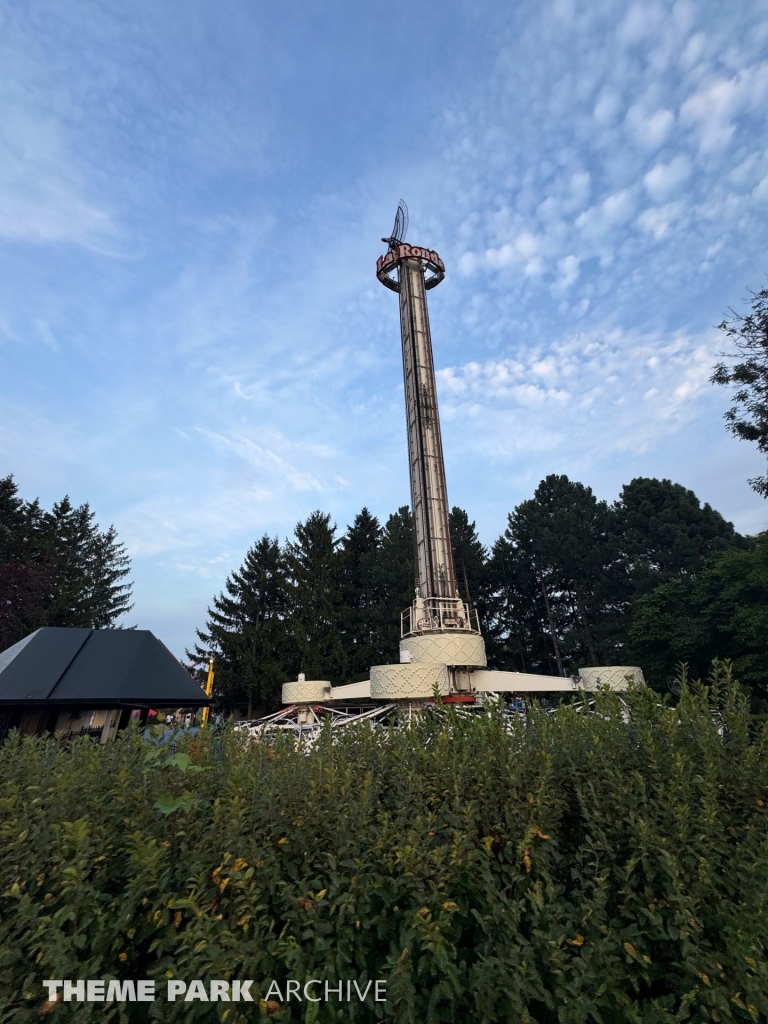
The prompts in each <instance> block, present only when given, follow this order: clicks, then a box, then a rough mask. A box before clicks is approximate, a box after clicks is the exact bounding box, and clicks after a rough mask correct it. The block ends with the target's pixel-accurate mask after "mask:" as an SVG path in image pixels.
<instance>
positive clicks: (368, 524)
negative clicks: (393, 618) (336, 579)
mask: <svg viewBox="0 0 768 1024" xmlns="http://www.w3.org/2000/svg"><path fill="white" fill-rule="evenodd" d="M381 537H382V528H381V525H380V523H379V521H378V519H377V518H376V517H375V516H372V515H371V513H370V512H369V511H368V509H367V508H364V509H363V510H362V511H361V512H358V514H357V515H356V516H355V519H354V522H353V523H352V525H351V526H350V527H349V528H348V529H347V532H346V533H345V535H344V536H343V537H342V538H341V544H340V546H339V550H338V558H339V573H340V583H341V599H342V604H343V610H342V613H341V622H340V628H341V635H342V642H343V644H344V658H345V665H346V681H348V682H358V681H360V680H363V679H367V678H368V673H369V671H370V667H371V665H376V664H379V663H380V659H381V657H382V656H383V644H382V642H381V638H380V635H379V625H380V622H379V619H380V615H381V605H382V600H383V596H384V595H383V593H382V587H381V580H380V574H379V572H378V564H379V548H380V545H381Z"/></svg>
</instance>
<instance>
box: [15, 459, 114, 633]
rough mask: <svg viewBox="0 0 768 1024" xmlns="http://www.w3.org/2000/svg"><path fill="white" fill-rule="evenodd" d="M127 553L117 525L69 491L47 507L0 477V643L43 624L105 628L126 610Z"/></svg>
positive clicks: (110, 625)
mask: <svg viewBox="0 0 768 1024" xmlns="http://www.w3.org/2000/svg"><path fill="white" fill-rule="evenodd" d="M129 573H130V559H129V558H128V555H127V553H126V551H125V546H124V545H123V544H122V543H120V542H119V541H118V539H117V533H116V531H115V528H114V527H113V526H110V527H109V528H108V529H107V530H104V531H102V530H100V529H99V527H98V524H97V523H96V522H95V515H94V513H93V511H92V510H91V508H90V507H89V505H88V504H87V503H85V504H83V505H80V506H79V507H75V506H73V505H72V503H71V501H70V500H69V498H68V497H65V498H63V499H62V500H61V501H60V502H57V503H56V504H55V505H54V506H53V509H52V511H51V512H45V511H44V510H43V509H42V508H41V507H40V503H39V501H38V500H37V499H36V500H35V501H32V502H25V501H23V500H22V499H21V498H19V497H18V489H17V487H16V484H15V482H14V481H13V478H12V477H6V478H5V479H3V480H0V644H2V646H3V647H5V646H9V645H10V644H12V643H15V642H16V640H20V639H22V638H23V637H24V636H26V635H27V634H28V633H29V632H31V631H32V630H34V629H37V628H39V627H40V626H84V627H88V628H92V629H106V628H109V627H112V626H114V625H115V623H116V622H117V620H118V619H119V618H120V617H121V616H122V615H124V614H126V613H127V612H128V611H130V609H131V607H132V605H131V601H130V596H131V584H130V583H128V582H126V577H127V576H128V575H129Z"/></svg>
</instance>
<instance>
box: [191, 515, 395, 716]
mask: <svg viewBox="0 0 768 1024" xmlns="http://www.w3.org/2000/svg"><path fill="white" fill-rule="evenodd" d="M224 591H225V592H224V593H222V594H219V595H218V597H215V598H214V600H213V605H212V607H210V608H209V609H208V621H207V623H206V627H205V629H202V630H198V631H197V636H198V639H199V641H200V642H199V643H198V644H197V645H196V646H195V648H194V649H193V650H192V651H188V652H187V656H188V657H189V658H190V660H191V661H193V662H194V663H196V664H198V665H202V666H203V667H204V668H203V674H204V671H205V667H206V666H207V661H208V657H209V656H210V654H213V655H214V659H215V664H216V676H215V692H216V694H217V695H218V696H219V697H220V698H221V699H222V700H223V701H224V703H225V704H226V705H230V706H231V705H233V704H237V703H239V702H242V701H243V700H247V702H248V716H249V717H252V716H253V714H254V713H255V711H256V709H257V708H260V710H261V711H262V712H263V711H264V710H272V709H274V708H275V707H276V706H279V704H280V690H281V686H282V684H283V683H284V682H286V681H287V680H288V679H291V678H294V679H295V678H296V674H297V673H298V672H304V673H305V675H306V676H307V678H311V679H330V680H331V681H332V682H333V683H334V684H335V685H339V684H340V683H345V682H356V681H358V680H361V679H367V678H368V674H369V672H370V667H371V665H375V664H383V663H387V662H391V661H393V660H397V658H398V642H399V640H400V612H401V611H402V610H403V608H405V607H406V606H407V605H409V604H410V602H411V601H412V600H413V593H414V569H413V523H412V520H411V514H410V512H409V510H408V508H407V507H406V508H400V509H398V511H397V512H396V513H395V514H394V515H392V516H390V517H389V519H388V520H387V522H386V524H385V526H384V527H383V528H382V527H381V525H380V524H379V521H378V520H377V519H376V517H375V516H372V515H371V514H370V512H369V511H368V509H365V508H364V509H363V510H362V511H361V512H360V513H359V514H358V515H357V516H356V517H355V520H354V522H353V524H352V525H351V526H350V527H349V528H348V529H347V532H346V533H345V534H344V535H343V536H342V537H341V538H339V537H337V536H336V527H335V526H334V525H332V524H331V518H330V516H329V515H327V514H325V513H323V512H319V511H316V512H313V513H312V514H311V515H310V516H309V517H308V518H307V519H306V521H305V522H303V523H298V524H297V525H296V528H295V531H294V537H293V540H292V541H290V542H288V543H287V544H286V545H284V546H282V547H281V545H280V544H279V543H278V541H277V539H276V538H275V539H271V538H269V537H267V536H266V535H265V536H264V537H262V538H261V540H260V541H258V542H257V543H256V544H255V545H254V546H253V547H252V548H251V549H250V551H249V552H248V553H247V554H246V557H245V560H244V562H243V564H242V566H241V567H240V569H239V570H238V571H237V572H233V573H232V574H231V575H230V576H229V577H228V578H227V581H226V583H225V586H224Z"/></svg>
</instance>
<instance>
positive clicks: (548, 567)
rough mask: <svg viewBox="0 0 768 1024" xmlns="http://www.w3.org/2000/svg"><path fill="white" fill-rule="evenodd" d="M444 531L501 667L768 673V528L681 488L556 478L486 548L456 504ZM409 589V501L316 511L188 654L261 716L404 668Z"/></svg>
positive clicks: (238, 576)
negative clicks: (609, 495) (303, 685)
mask: <svg viewBox="0 0 768 1024" xmlns="http://www.w3.org/2000/svg"><path fill="white" fill-rule="evenodd" d="M450 526H451V539H452V543H453V552H454V559H455V565H456V574H457V583H458V588H459V593H460V596H461V597H462V598H464V599H465V600H466V601H468V602H469V603H470V604H471V605H473V606H474V607H475V608H477V611H478V614H479V618H480V623H481V628H482V630H483V634H484V636H485V641H486V646H487V650H488V657H489V665H490V666H491V667H492V668H497V669H506V670H512V671H522V672H535V673H544V674H547V675H562V674H570V673H572V672H576V671H577V670H578V669H579V668H580V667H582V666H585V665H610V664H639V665H641V666H642V667H643V669H644V670H645V671H646V674H647V676H648V679H649V681H650V683H651V684H652V685H654V686H656V687H657V688H659V689H665V688H666V684H667V679H668V678H669V677H670V676H672V675H673V674H674V671H675V668H676V665H677V663H678V662H679V661H680V660H681V659H683V660H686V661H688V662H689V663H690V664H691V668H692V671H695V672H696V673H700V672H701V673H703V674H706V670H707V667H708V664H709V662H710V661H711V659H712V657H714V656H716V655H719V656H721V657H733V658H734V659H735V660H736V667H737V670H738V671H740V672H741V677H742V678H743V679H744V680H745V681H746V682H748V683H751V684H753V685H754V686H755V687H756V690H757V691H758V692H761V691H762V687H764V685H765V684H766V682H768V671H767V670H766V666H768V639H766V638H768V628H767V627H768V619H767V618H766V615H767V614H768V613H767V612H766V609H767V608H768V543H767V542H766V538H765V537H759V538H756V539H755V538H747V537H743V536H740V535H739V534H738V533H737V532H736V531H735V530H734V528H733V526H732V524H731V523H728V522H726V520H725V519H724V518H723V517H722V516H721V515H720V513H719V512H717V511H715V510H714V509H713V508H711V507H710V506H709V505H708V504H704V505H702V504H701V502H700V501H699V499H698V498H697V497H696V495H695V494H694V493H693V491H690V490H687V489H686V488H685V487H683V486H681V485H680V484H675V483H672V482H671V481H669V480H656V479H649V478H638V479H635V480H633V481H632V482H631V483H630V484H627V485H626V486H624V488H623V489H622V492H621V495H620V497H619V499H618V500H617V501H616V502H613V503H608V502H606V501H599V500H598V499H597V498H596V497H595V495H594V494H593V493H592V490H591V489H590V488H589V487H587V486H585V485H584V484H581V483H578V482H575V481H572V480H569V479H568V477H567V476H557V475H552V476H548V477H547V478H546V479H545V480H542V482H541V483H540V484H539V486H538V487H537V489H536V491H535V493H534V496H533V497H532V498H531V499H529V500H527V501H523V502H521V503H520V504H519V505H518V506H517V507H516V508H515V509H514V511H513V512H511V513H510V515H509V516H508V523H507V528H506V529H505V531H504V533H503V534H502V535H501V536H500V537H499V538H498V539H497V540H496V541H495V543H494V544H492V545H491V547H490V548H487V547H485V546H484V545H483V544H482V542H481V541H480V539H479V537H478V534H477V530H476V526H475V523H474V522H472V521H471V520H470V518H469V515H468V514H467V512H465V511H464V510H463V509H460V508H453V509H452V511H451V514H450ZM414 584H415V570H414V538H413V523H412V518H411V513H410V510H409V509H408V508H407V507H403V508H400V509H398V511H397V512H396V513H394V514H393V515H391V516H390V517H389V518H388V519H387V521H386V523H384V525H383V526H382V525H381V523H380V522H379V521H378V520H377V519H376V517H375V516H373V515H371V513H370V512H369V511H368V510H367V509H365V508H364V509H363V510H362V511H361V512H360V513H359V514H358V515H357V516H355V519H354V521H353V523H352V525H351V526H349V527H348V529H347V530H346V532H345V533H343V534H342V535H340V536H339V535H338V532H337V528H336V526H335V525H334V524H333V523H332V522H331V517H330V515H328V514H327V513H323V512H320V511H316V512H313V513H312V514H311V515H310V516H309V517H308V518H307V520H306V521H305V522H302V523H299V524H298V525H297V526H296V529H295V532H294V536H293V538H292V539H291V540H290V541H288V542H287V543H286V544H284V545H281V544H280V543H279V542H278V540H277V538H270V537H269V536H267V535H265V536H263V537H262V538H261V539H260V540H259V541H257V542H256V543H255V544H254V545H253V547H252V548H251V549H250V550H249V551H248V553H247V555H246V558H245V560H244V562H243V564H242V566H241V567H240V569H239V570H238V571H237V572H233V573H232V574H231V575H230V576H229V578H228V579H227V581H226V584H225V589H224V592H223V593H222V594H220V595H219V596H218V597H216V598H215V599H214V601H213V604H212V606H211V607H210V608H209V610H208V619H207V623H206V626H205V628H204V629H202V630H199V631H198V640H199V642H198V644H197V645H196V646H195V648H194V650H193V651H191V652H188V655H189V657H190V658H192V659H193V660H194V661H195V662H197V663H202V662H204V661H205V660H207V657H208V656H209V654H213V656H214V658H215V661H216V665H217V669H216V682H217V687H216V689H217V692H219V693H220V694H221V695H222V696H223V697H224V698H225V700H226V701H227V702H229V703H230V704H241V705H243V706H244V705H245V704H246V703H247V704H248V709H249V714H251V715H252V714H254V713H257V712H258V711H260V710H262V709H264V708H273V707H275V706H277V705H278V704H279V702H280V687H281V685H282V683H283V682H285V681H287V680H289V679H295V678H296V675H297V673H299V672H304V673H305V675H306V677H307V678H308V679H328V680H331V681H332V682H333V683H334V685H340V684H343V683H348V682H355V681H358V680H362V679H366V678H367V677H368V673H369V670H370V666H371V665H376V664H385V663H389V662H393V661H397V660H398V641H399V638H400V613H401V611H402V610H403V609H405V608H406V607H407V606H408V605H409V604H410V603H411V601H412V600H413V594H414Z"/></svg>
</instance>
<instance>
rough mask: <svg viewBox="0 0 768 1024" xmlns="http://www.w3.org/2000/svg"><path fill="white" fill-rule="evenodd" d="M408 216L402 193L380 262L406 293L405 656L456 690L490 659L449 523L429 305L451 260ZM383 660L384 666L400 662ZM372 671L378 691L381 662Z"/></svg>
mask: <svg viewBox="0 0 768 1024" xmlns="http://www.w3.org/2000/svg"><path fill="white" fill-rule="evenodd" d="M407 219H408V213H407V209H406V207H405V204H404V203H403V202H402V201H401V203H400V205H399V207H398V210H397V216H396V218H395V226H394V229H393V231H392V235H391V236H390V237H389V238H384V239H382V241H383V242H386V243H387V245H388V247H389V248H388V251H387V252H386V254H385V255H383V256H381V257H379V260H378V261H377V264H376V276H377V277H378V279H379V281H380V282H381V283H382V284H383V285H384V286H385V287H387V288H389V289H390V290H391V291H393V292H396V293H397V294H398V297H399V300H400V338H401V342H402V355H403V380H404V385H405V415H406V426H407V434H408V464H409V469H410V483H411V509H412V511H413V525H414V533H415V547H416V552H415V554H416V560H415V561H416V596H415V598H414V601H413V604H412V605H411V607H410V608H408V609H406V611H405V612H403V617H402V629H401V633H402V641H401V644H400V651H401V661H402V662H403V663H404V664H411V663H418V664H422V665H424V664H432V665H438V664H439V665H440V666H441V667H445V668H446V669H447V670H448V673H447V676H446V677H445V679H444V685H445V684H447V689H448V691H449V692H461V691H464V690H466V691H469V689H470V686H469V678H468V671H467V670H470V669H471V668H473V667H480V666H484V665H485V664H486V659H485V645H484V644H483V640H482V637H481V636H480V629H479V623H478V621H477V616H476V614H475V615H473V612H472V609H471V608H470V607H469V605H468V604H467V603H465V601H464V600H463V599H462V598H461V597H460V596H459V592H458V588H457V586H456V572H455V568H454V564H453V551H452V549H451V536H450V530H449V525H448V508H449V506H448V494H447V488H446V483H445V462H444V459H443V442H442V437H441V433H440V414H439V412H438V407H437V389H436V385H435V367H434V360H433V357H432V337H431V334H430V329H429V311H428V308H427V292H428V291H430V290H431V289H432V288H435V287H437V285H439V284H440V282H441V281H442V280H443V278H444V276H445V266H444V265H443V261H442V260H441V259H440V257H439V256H438V254H437V253H436V252H434V251H433V250H432V249H425V248H422V247H421V246H415V245H406V244H405V243H404V241H403V239H404V237H405V231H406V228H407ZM467 596H468V595H467ZM473 618H474V623H473ZM377 668H378V669H380V670H382V671H383V670H385V669H391V668H393V666H378V667H377ZM462 670H464V671H462ZM371 671H372V675H371V687H372V689H371V692H372V694H373V692H374V689H375V686H374V676H375V674H376V672H377V669H376V668H374V669H372V670H371ZM414 673H418V670H417V669H416V666H415V664H414V667H413V668H412V669H411V670H409V671H408V672H406V673H404V674H410V675H413V674H414ZM465 676H466V677H467V678H466V679H465V678H464V677H465ZM462 684H465V685H462ZM417 689H418V687H417ZM441 689H443V687H441Z"/></svg>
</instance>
